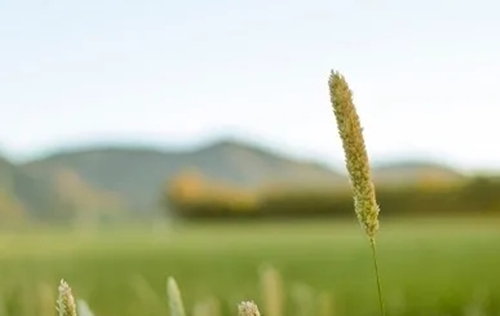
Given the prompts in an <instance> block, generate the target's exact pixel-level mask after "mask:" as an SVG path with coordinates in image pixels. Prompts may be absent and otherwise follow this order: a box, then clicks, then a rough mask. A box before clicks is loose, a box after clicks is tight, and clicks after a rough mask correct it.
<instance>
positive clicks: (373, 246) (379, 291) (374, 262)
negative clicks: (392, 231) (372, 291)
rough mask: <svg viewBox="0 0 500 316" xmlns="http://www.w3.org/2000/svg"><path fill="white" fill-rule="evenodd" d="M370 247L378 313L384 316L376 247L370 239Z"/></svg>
mask: <svg viewBox="0 0 500 316" xmlns="http://www.w3.org/2000/svg"><path fill="white" fill-rule="evenodd" d="M370 246H371V248H372V257H373V267H374V268H375V278H376V279H377V290H378V301H379V304H380V311H381V313H382V316H385V307H384V298H383V296H382V285H381V284H380V283H381V282H380V273H379V270H378V260H377V246H376V245H375V240H374V239H370Z"/></svg>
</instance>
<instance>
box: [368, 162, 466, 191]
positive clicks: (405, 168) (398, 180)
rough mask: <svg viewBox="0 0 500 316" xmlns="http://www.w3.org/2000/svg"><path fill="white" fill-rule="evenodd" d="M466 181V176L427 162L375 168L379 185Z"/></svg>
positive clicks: (391, 163)
mask: <svg viewBox="0 0 500 316" xmlns="http://www.w3.org/2000/svg"><path fill="white" fill-rule="evenodd" d="M464 179H465V175H463V174H462V173H460V172H458V171H457V170H455V169H452V168H450V167H448V166H445V165H441V164H438V163H434V162H426V161H393V162H386V163H384V164H382V165H378V166H375V167H374V168H373V180H374V182H375V183H376V184H378V185H384V186H394V185H397V186H402V185H412V184H415V183H424V182H425V183H431V182H432V183H433V184H434V185H439V184H443V185H448V184H451V183H458V182H460V181H462V180H464Z"/></svg>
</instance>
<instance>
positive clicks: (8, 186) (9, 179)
mask: <svg viewBox="0 0 500 316" xmlns="http://www.w3.org/2000/svg"><path fill="white" fill-rule="evenodd" d="M0 191H1V192H2V195H3V196H4V198H3V200H5V199H6V197H8V199H9V200H10V202H9V203H15V204H16V206H15V208H16V209H22V210H23V212H26V213H25V215H28V214H29V216H31V217H34V218H45V217H48V216H50V214H51V213H52V212H53V210H54V208H56V207H57V198H56V195H55V192H54V191H53V189H52V187H51V186H50V185H48V184H47V183H46V182H44V181H43V180H42V179H40V178H38V177H36V176H34V175H31V174H30V173H29V172H26V171H24V170H23V169H22V168H19V167H18V166H16V165H14V164H12V163H11V162H9V161H7V160H6V159H4V158H1V157H0ZM0 207H1V206H0Z"/></svg>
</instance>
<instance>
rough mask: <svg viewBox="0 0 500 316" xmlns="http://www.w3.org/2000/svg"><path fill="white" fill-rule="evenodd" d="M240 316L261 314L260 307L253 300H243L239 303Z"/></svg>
mask: <svg viewBox="0 0 500 316" xmlns="http://www.w3.org/2000/svg"><path fill="white" fill-rule="evenodd" d="M238 316H260V312H259V308H258V307H257V304H255V303H254V302H252V301H245V302H241V303H240V304H239V305H238Z"/></svg>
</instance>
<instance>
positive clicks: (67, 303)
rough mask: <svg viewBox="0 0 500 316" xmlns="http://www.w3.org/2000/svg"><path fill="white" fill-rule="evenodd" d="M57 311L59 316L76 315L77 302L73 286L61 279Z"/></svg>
mask: <svg viewBox="0 0 500 316" xmlns="http://www.w3.org/2000/svg"><path fill="white" fill-rule="evenodd" d="M56 309H57V312H58V313H59V316H76V303H75V298H74V297H73V294H72V293H71V288H70V287H69V285H68V283H66V281H64V280H61V283H60V284H59V296H58V298H57V306H56Z"/></svg>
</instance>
